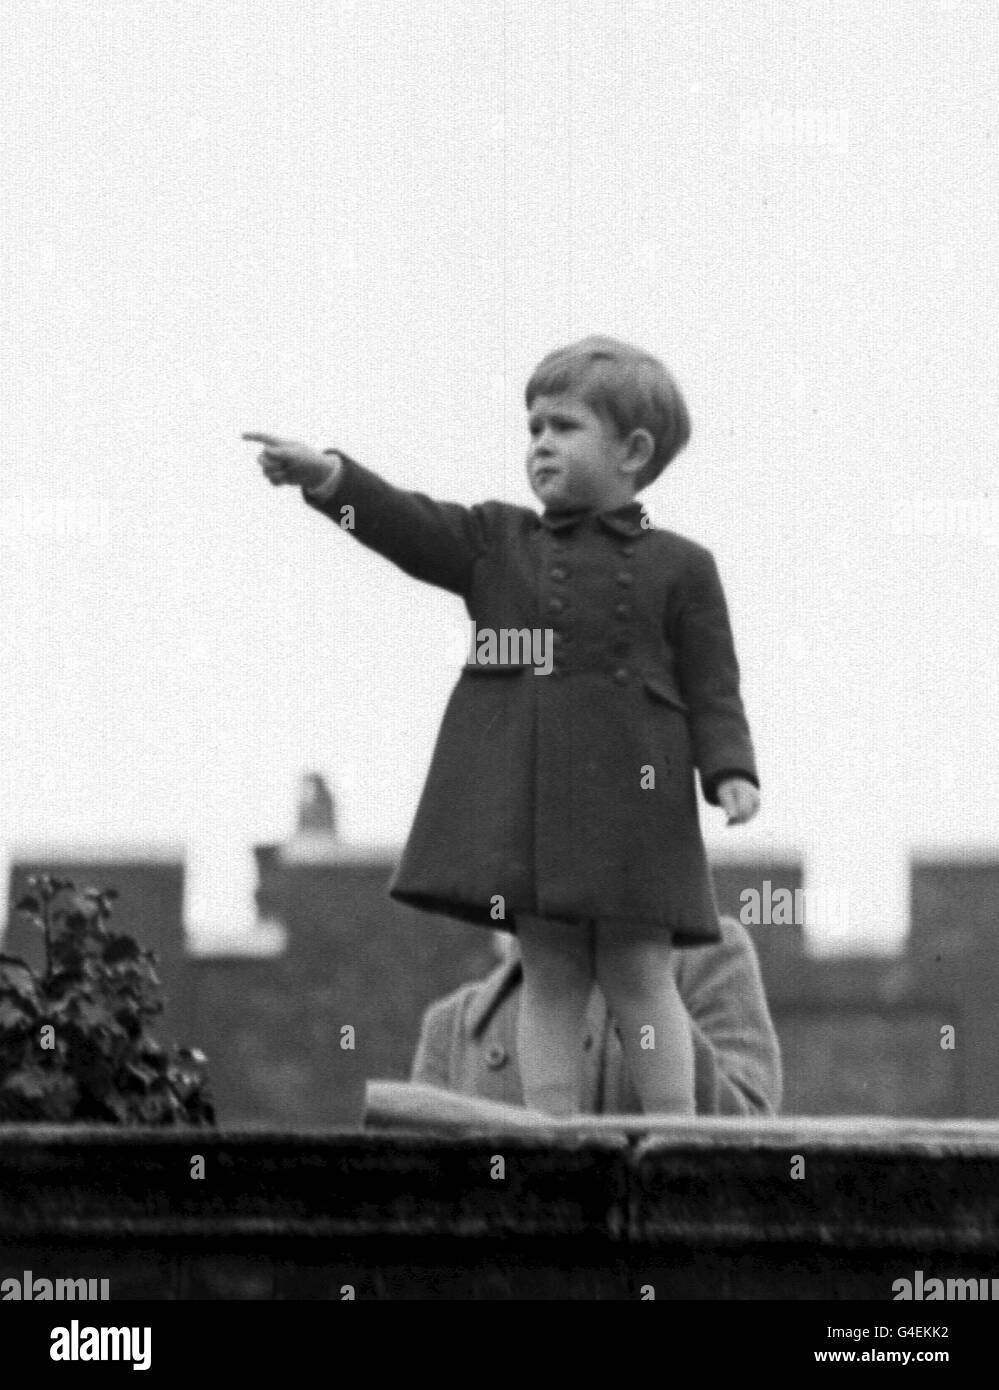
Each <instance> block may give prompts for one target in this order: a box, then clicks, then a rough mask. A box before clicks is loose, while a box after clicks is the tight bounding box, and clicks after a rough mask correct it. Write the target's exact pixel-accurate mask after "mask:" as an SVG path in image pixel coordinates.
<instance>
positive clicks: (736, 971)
mask: <svg viewBox="0 0 999 1390" xmlns="http://www.w3.org/2000/svg"><path fill="white" fill-rule="evenodd" d="M720 926H721V931H722V939H721V941H720V942H719V943H718V944H717V945H715V946H710V947H706V948H704V949H703V950H687V951H682V952H680V962H679V967H678V972H677V983H678V985H679V989H680V996H681V998H682V1000H683V1003H684V1005H685V1006H686V1009H687V1012H688V1013H689V1014H690V1018H691V1032H692V1034H693V1039H694V1076H695V1087H696V1092H697V1097H696V1099H697V1113H698V1114H701V1115H776V1114H777V1113H778V1111H779V1110H780V1105H781V1100H782V1096H783V1074H782V1069H781V1057H780V1045H779V1043H778V1041H777V1034H776V1032H775V1031H774V1026H773V1022H772V1020H771V1017H770V1010H769V1008H768V1007H767V1000H766V994H765V993H764V989H763V979H762V976H761V975H760V967H759V962H758V961H757V958H756V951H755V949H754V947H753V943H752V940H751V939H750V936H749V933H748V932H747V931H746V929H745V927H743V926H742V925H741V923H739V922H737V921H736V920H735V918H733V917H723V918H722V919H721V921H720Z"/></svg>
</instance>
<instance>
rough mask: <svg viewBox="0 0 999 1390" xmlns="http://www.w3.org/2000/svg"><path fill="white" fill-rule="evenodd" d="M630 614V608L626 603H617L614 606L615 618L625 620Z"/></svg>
mask: <svg viewBox="0 0 999 1390" xmlns="http://www.w3.org/2000/svg"><path fill="white" fill-rule="evenodd" d="M630 613H631V607H630V605H629V604H627V603H617V604H615V605H614V616H615V618H627V617H628V616H629V615H630Z"/></svg>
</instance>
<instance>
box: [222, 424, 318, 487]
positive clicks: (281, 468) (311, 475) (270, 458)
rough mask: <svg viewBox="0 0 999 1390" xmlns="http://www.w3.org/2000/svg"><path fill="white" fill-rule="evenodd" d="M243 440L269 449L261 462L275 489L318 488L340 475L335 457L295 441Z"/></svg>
mask: <svg viewBox="0 0 999 1390" xmlns="http://www.w3.org/2000/svg"><path fill="white" fill-rule="evenodd" d="M243 438H244V439H248V440H250V441H251V442H256V443H258V444H263V445H265V446H266V447H265V448H263V449H262V450H261V451H260V453H259V454H258V455H257V462H258V463H259V464H260V466H261V468H262V469H263V470H264V473H265V475H266V476H267V477H268V478H269V479H270V481H271V483H272V484H273V485H274V487H281V486H282V485H284V484H292V485H293V486H295V487H304V488H314V487H318V486H319V485H320V483H325V481H326V479H327V478H328V477H330V475H331V474H333V473H335V472H336V471H337V466H338V459H337V457H336V455H335V454H321V453H320V452H319V450H318V449H311V448H310V447H309V445H308V444H300V443H299V442H298V441H297V440H295V439H279V438H278V436H277V435H275V434H244V435H243Z"/></svg>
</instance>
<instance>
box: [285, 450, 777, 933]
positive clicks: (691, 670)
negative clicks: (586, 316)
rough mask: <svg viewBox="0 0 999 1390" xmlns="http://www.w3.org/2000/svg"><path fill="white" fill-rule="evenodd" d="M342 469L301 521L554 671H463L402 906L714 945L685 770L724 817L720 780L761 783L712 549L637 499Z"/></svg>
mask: <svg viewBox="0 0 999 1390" xmlns="http://www.w3.org/2000/svg"><path fill="white" fill-rule="evenodd" d="M341 458H343V467H342V471H341V474H340V480H339V483H338V484H337V486H336V488H335V490H334V491H333V493H332V495H331V496H322V497H317V496H315V495H312V494H309V493H305V494H304V496H305V500H306V501H307V502H308V503H309V505H310V506H312V507H315V508H316V509H317V510H319V511H321V512H323V513H325V514H326V515H328V516H329V517H330V518H331V519H333V520H334V521H336V522H338V523H340V524H341V525H342V527H343V529H346V530H349V532H350V534H352V535H353V536H354V537H356V539H358V540H359V541H361V542H362V543H363V544H364V545H366V546H369V547H371V548H372V549H374V550H376V551H378V552H379V553H380V554H382V555H384V556H385V557H386V558H387V559H389V560H391V561H393V562H394V563H395V564H396V565H398V566H399V567H400V568H401V569H403V570H404V571H405V572H406V573H407V574H410V575H412V576H413V577H414V578H416V579H420V580H424V581H425V582H427V583H430V584H435V585H439V586H440V587H442V588H444V589H447V590H450V591H451V592H452V593H454V594H457V595H459V596H460V597H461V598H462V599H463V600H464V602H465V606H466V608H467V610H468V614H469V616H470V617H471V618H472V619H473V620H474V622H475V625H476V629H477V631H478V633H479V634H480V635H481V634H487V633H494V634H501V633H502V632H503V631H504V630H505V631H506V632H510V631H512V630H518V631H525V632H534V631H536V630H541V631H546V630H547V631H548V632H550V634H551V635H550V643H551V650H552V651H553V653H554V659H553V663H552V669H551V670H550V672H548V673H543V669H542V668H538V669H536V668H535V665H534V663H533V658H532V655H531V653H530V650H529V649H528V648H527V647H526V644H525V646H524V647H523V648H522V649H521V650H520V651H519V652H517V651H514V652H513V656H514V659H513V660H507V661H504V662H495V663H491V664H490V663H485V664H483V663H481V662H469V663H468V664H466V666H465V667H464V668H463V670H462V672H461V676H460V678H459V680H458V683H457V685H456V687H455V689H454V691H453V692H452V695H451V698H450V700H449V702H448V706H447V709H446V711H445V713H444V718H443V722H442V724H441V728H440V732H439V734H438V737H437V743H436V747H435V750H434V755H433V759H432V762H431V766H430V771H429V773H428V775H427V780H426V784H425V786H424V790H423V794H422V796H421V799H420V803H419V807H418V810H417V813H416V818H415V821H414V824H413V828H412V831H411V833H410V835H409V839H408V841H407V844H406V847H405V850H404V852H403V855H402V859H401V862H400V864H399V866H398V869H397V871H396V873H395V875H394V877H393V880H392V883H391V885H390V893H391V895H392V896H393V897H394V898H397V899H399V900H400V901H402V902H406V903H409V904H411V905H412V906H415V907H418V908H422V909H424V910H426V911H430V912H441V913H446V914H449V915H451V916H455V917H460V918H464V919H466V920H468V921H474V922H480V923H482V924H483V925H486V926H489V927H497V928H506V929H507V930H513V931H515V930H516V918H517V915H518V914H530V915H533V916H539V917H546V918H554V919H561V920H564V921H567V922H586V921H590V920H593V919H625V920H627V921H629V922H631V923H634V924H639V923H643V924H647V925H648V927H649V929H650V931H652V932H659V931H661V932H663V933H665V934H672V936H673V939H674V941H675V942H676V943H677V944H679V945H696V944H698V943H700V942H706V941H717V940H718V935H719V933H718V920H717V919H718V914H717V908H716V905H715V901H714V895H713V892H712V888H711V884H710V879H709V875H708V867H707V861H706V857H705V852H704V845H703V841H702V838H701V833H700V826H699V823H698V816H697V803H696V787H695V777H694V774H695V771H696V772H698V773H699V775H700V779H701V786H702V790H703V792H704V795H705V797H706V798H707V800H708V801H709V802H712V803H714V804H717V787H718V784H719V782H720V781H722V780H723V779H724V778H725V777H727V776H741V777H745V778H747V779H749V780H750V781H752V782H756V780H757V779H756V768H755V763H754V757H753V748H752V742H751V738H750V734H749V729H748V726H747V723H746V718H745V714H744V712H743V707H742V702H741V699H740V695H739V673H738V665H737V662H736V656H735V651H734V646H733V641H732V634H731V629H730V625H729V619H728V612H727V607H726V603H725V598H724V594H723V592H722V587H721V582H720V580H719V577H718V571H717V568H716V566H715V562H714V560H713V558H712V556H711V554H710V552H709V551H708V550H706V549H705V548H704V547H703V546H700V545H697V544H696V543H695V542H693V541H690V540H687V539H685V538H684V537H682V536H679V535H677V534H675V533H674V532H671V531H665V530H659V529H654V528H652V527H650V526H649V525H648V524H647V518H646V516H645V513H644V511H643V509H642V507H641V505H640V504H639V503H638V502H637V501H636V502H634V503H630V504H629V505H628V506H626V507H623V508H620V509H618V510H616V511H613V512H605V513H600V514H597V515H594V514H592V513H586V512H583V513H562V514H556V515H547V514H546V515H539V514H538V513H537V512H534V511H532V510H530V509H529V508H526V507H517V506H511V505H509V504H507V503H502V502H484V503H480V504H477V505H475V506H471V507H466V506H461V505H458V504H456V503H446V502H445V503H442V502H436V501H434V500H432V499H431V498H429V497H425V496H424V495H422V494H421V493H415V492H407V491H404V490H402V489H400V488H396V487H393V486H392V485H391V484H389V483H387V482H386V481H385V480H384V479H383V478H380V477H379V476H378V475H376V474H375V473H373V472H372V471H371V470H369V469H366V468H364V467H362V466H361V465H360V464H358V463H356V462H355V461H354V460H353V459H350V458H347V457H345V456H343V455H341ZM347 508H349V509H350V510H349V512H348V511H346V510H345V509H347ZM643 523H644V524H643ZM512 645H513V646H514V647H515V646H516V643H514V644H512ZM483 650H486V648H485V647H483ZM500 914H502V915H500Z"/></svg>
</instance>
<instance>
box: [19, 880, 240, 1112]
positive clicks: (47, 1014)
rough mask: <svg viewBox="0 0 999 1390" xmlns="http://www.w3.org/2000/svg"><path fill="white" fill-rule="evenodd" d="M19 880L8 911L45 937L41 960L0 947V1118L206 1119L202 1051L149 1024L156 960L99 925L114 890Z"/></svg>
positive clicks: (158, 1005) (104, 922) (157, 1006)
mask: <svg viewBox="0 0 999 1390" xmlns="http://www.w3.org/2000/svg"><path fill="white" fill-rule="evenodd" d="M28 887H29V889H30V890H31V891H30V892H29V893H28V894H27V895H26V896H25V897H23V898H22V899H21V901H20V902H19V903H18V904H17V910H18V912H20V913H22V914H24V915H25V916H27V917H28V918H29V919H30V920H32V921H33V922H34V923H35V924H36V926H38V928H39V929H40V930H41V931H42V933H43V935H44V939H45V969H44V973H43V974H41V975H39V974H37V973H36V972H35V971H34V970H32V968H31V967H30V966H29V965H28V964H27V963H26V962H25V961H23V960H21V959H19V958H18V957H17V956H8V955H3V954H0V1122H15V1121H25V1120H42V1121H50V1122H60V1123H61V1122H66V1121H76V1122H89V1123H110V1124H123V1125H171V1124H181V1125H205V1124H208V1125H211V1124H214V1123H215V1114H214V1109H213V1106H212V1102H211V1098H210V1095H209V1091H208V1086H207V1081H206V1079H205V1076H204V1073H203V1067H204V1063H205V1058H204V1056H203V1055H202V1054H201V1053H199V1052H196V1051H192V1050H190V1049H188V1048H172V1049H169V1050H168V1049H166V1048H164V1047H162V1046H161V1045H160V1044H159V1043H158V1042H157V1041H156V1039H155V1038H154V1037H153V1036H152V1035H151V1033H150V1032H149V1031H148V1028H147V1025H148V1023H149V1020H150V1019H151V1018H154V1017H155V1016H156V1015H157V1014H158V1013H160V1012H162V1009H163V1005H162V1002H161V999H160V993H161V987H160V981H159V978H158V976H157V974H156V971H155V968H154V967H155V964H156V957H155V955H154V954H153V952H152V951H146V950H143V949H142V948H141V947H140V946H139V945H138V944H137V943H136V942H135V941H134V940H133V939H132V937H130V936H126V935H123V934H121V933H119V932H115V931H112V930H111V929H110V928H109V926H108V919H109V918H110V916H111V902H112V901H113V899H115V898H116V897H117V896H118V894H117V892H116V890H115V889H113V888H105V889H101V890H98V889H95V888H87V889H83V890H82V891H77V888H76V885H75V884H74V883H72V882H71V881H70V880H69V879H61V878H52V877H49V876H48V875H41V876H39V877H37V878H29V879H28Z"/></svg>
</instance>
